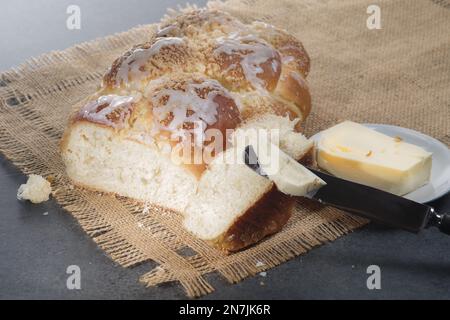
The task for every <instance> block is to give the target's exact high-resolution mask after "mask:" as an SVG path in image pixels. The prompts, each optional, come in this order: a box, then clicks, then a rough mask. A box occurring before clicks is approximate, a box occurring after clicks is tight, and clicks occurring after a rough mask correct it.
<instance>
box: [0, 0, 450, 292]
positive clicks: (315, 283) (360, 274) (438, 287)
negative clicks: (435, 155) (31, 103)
mask: <svg viewBox="0 0 450 320" xmlns="http://www.w3.org/2000/svg"><path fill="white" fill-rule="evenodd" d="M183 3H184V1H182V0H164V1H154V0H153V1H149V0H128V1H119V0H83V1H75V0H72V1H66V0H39V1H37V0H35V1H29V0H14V1H13V0H8V1H6V0H4V1H2V3H1V9H0V11H1V19H0V48H1V50H0V70H7V69H9V68H11V67H14V66H16V65H18V64H20V63H21V62H23V61H24V60H26V59H28V58H30V57H32V56H36V55H39V54H42V53H45V52H48V51H50V50H59V49H64V48H66V47H68V46H71V45H73V44H76V43H78V42H82V41H86V40H91V39H94V38H96V37H101V36H105V35H108V34H111V33H115V32H120V31H125V30H127V29H129V28H131V27H133V26H135V25H138V24H147V23H152V22H157V21H158V20H159V19H160V18H161V16H162V15H163V14H164V13H165V12H166V9H167V8H169V7H172V8H174V7H176V6H177V4H183ZM190 3H198V4H199V5H203V4H204V3H205V1H192V0H191V1H190ZM71 4H76V5H79V6H80V7H81V21H82V22H81V23H82V25H81V30H75V31H70V30H68V29H66V19H67V14H66V9H67V6H68V5H71ZM25 181H26V177H25V176H23V175H22V174H21V173H20V172H19V171H18V170H17V169H16V168H14V166H12V165H11V164H10V163H9V162H8V161H7V160H6V159H4V157H3V156H0V298H3V299H10V298H13V299H17V298H19V299H23V298H31V299H39V298H43V299H61V298H62V299H66V298H67V299H86V298H87V299H177V298H185V295H184V293H183V290H182V288H181V287H180V286H178V285H176V284H166V285H163V286H160V287H152V288H145V287H144V286H142V285H141V284H139V283H138V278H139V275H141V274H143V273H144V272H146V271H148V270H150V269H151V268H153V264H152V263H146V264H143V265H140V266H138V267H136V268H133V269H124V268H122V267H120V266H117V265H116V264H114V263H113V262H112V261H111V260H110V259H109V258H108V257H107V256H106V255H105V254H104V253H103V252H102V251H101V250H100V249H99V248H97V246H96V245H95V243H94V242H93V241H92V240H91V239H90V238H89V237H87V236H86V234H85V233H84V232H83V231H82V230H81V228H80V227H79V226H78V224H77V222H76V221H75V220H74V219H73V218H72V217H71V216H70V215H69V214H68V213H67V212H65V211H63V210H61V208H60V207H59V206H58V205H57V204H56V203H55V202H54V201H49V202H47V203H44V204H41V205H32V204H30V203H22V202H19V201H17V200H16V193H17V188H18V187H19V185H20V184H21V183H24V182H25ZM432 205H433V206H435V207H436V208H437V209H440V210H444V209H446V211H447V212H449V211H450V195H447V196H445V197H444V198H441V199H440V200H438V201H436V202H434V203H432ZM44 212H48V215H44ZM69 265H78V266H79V267H80V268H81V286H82V289H81V290H68V289H67V288H66V279H67V277H68V275H67V274H66V268H67V267H68V266H69ZM369 265H378V266H379V267H380V268H381V286H382V288H381V290H368V289H367V287H366V280H367V277H368V274H367V273H366V270H367V267H368V266H369ZM208 279H209V280H211V282H212V283H213V285H214V287H215V288H216V291H215V292H214V293H212V294H211V295H208V296H206V297H205V298H206V299H346V298H352V299H382V298H384V299H386V298H388V299H390V298H402V299H421V298H434V299H449V298H450V238H448V236H446V235H443V234H440V233H439V232H438V231H437V230H427V231H425V232H423V233H422V234H420V235H413V234H409V233H406V232H402V231H396V230H392V229H388V228H385V227H382V226H378V225H374V224H371V225H369V226H367V227H364V228H362V229H360V230H357V231H356V232H354V233H352V234H350V235H348V236H345V237H342V238H340V239H338V240H337V241H334V242H332V243H328V244H325V245H323V246H322V247H319V248H317V249H314V250H312V251H310V252H309V253H307V254H305V255H302V256H300V257H297V258H296V259H293V260H291V261H289V262H287V263H284V264H282V265H281V266H279V267H277V268H274V269H271V270H269V271H268V272H267V276H266V277H262V276H256V277H253V278H249V279H247V280H245V281H242V282H241V283H238V284H235V285H230V284H228V283H227V282H226V281H225V280H224V279H222V278H220V276H217V275H210V276H208ZM261 282H263V283H264V285H262V284H261Z"/></svg>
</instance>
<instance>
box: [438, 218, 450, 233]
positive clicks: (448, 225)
mask: <svg viewBox="0 0 450 320" xmlns="http://www.w3.org/2000/svg"><path fill="white" fill-rule="evenodd" d="M439 230H441V232H443V233H446V234H448V235H450V215H448V214H443V215H442V218H441V223H440V224H439Z"/></svg>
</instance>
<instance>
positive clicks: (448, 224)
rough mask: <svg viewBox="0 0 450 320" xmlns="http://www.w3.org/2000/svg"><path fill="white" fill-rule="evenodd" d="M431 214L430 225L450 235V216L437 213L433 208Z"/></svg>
mask: <svg viewBox="0 0 450 320" xmlns="http://www.w3.org/2000/svg"><path fill="white" fill-rule="evenodd" d="M431 213H432V217H431V220H430V224H431V225H433V226H435V227H438V228H439V230H440V231H441V232H443V233H445V234H448V235H450V214H445V213H437V212H435V211H434V209H432V208H431Z"/></svg>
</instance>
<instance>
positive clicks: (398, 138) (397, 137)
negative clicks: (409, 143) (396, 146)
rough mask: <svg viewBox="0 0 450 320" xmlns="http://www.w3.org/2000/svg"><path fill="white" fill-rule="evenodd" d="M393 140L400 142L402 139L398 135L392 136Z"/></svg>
mask: <svg viewBox="0 0 450 320" xmlns="http://www.w3.org/2000/svg"><path fill="white" fill-rule="evenodd" d="M394 140H395V142H402V141H403V139H402V138H400V137H399V136H396V137H394Z"/></svg>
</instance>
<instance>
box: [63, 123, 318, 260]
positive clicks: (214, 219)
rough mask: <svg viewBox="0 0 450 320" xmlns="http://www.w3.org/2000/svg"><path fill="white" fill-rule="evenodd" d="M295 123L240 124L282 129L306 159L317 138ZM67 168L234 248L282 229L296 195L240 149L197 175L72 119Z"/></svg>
mask: <svg viewBox="0 0 450 320" xmlns="http://www.w3.org/2000/svg"><path fill="white" fill-rule="evenodd" d="M294 126H295V121H291V120H289V119H287V118H283V117H280V116H275V115H267V116H264V117H262V118H260V119H259V120H252V121H250V122H248V123H245V124H243V125H242V127H241V128H242V129H246V128H254V127H257V128H260V129H261V130H270V129H277V130H278V132H280V146H281V148H282V149H283V150H284V151H285V152H286V153H288V154H290V155H291V156H295V157H296V159H298V160H301V161H303V162H305V161H306V162H307V161H308V160H309V159H310V155H311V154H312V146H313V145H312V142H311V141H309V140H307V139H306V138H305V137H304V136H303V135H302V134H301V133H298V132H295V131H294ZM61 148H62V155H63V159H64V162H65V164H66V171H67V174H68V176H69V177H70V178H71V179H72V181H73V182H74V183H75V184H76V185H79V186H83V187H88V188H90V189H95V190H98V191H103V192H112V193H116V194H119V195H122V196H127V197H130V198H134V199H137V200H140V201H143V202H149V203H152V204H156V205H159V206H162V207H164V208H167V209H171V210H175V211H177V212H180V213H182V214H183V215H184V226H185V228H186V229H187V230H188V231H190V232H192V233H193V234H194V235H196V236H198V237H199V238H201V239H204V240H206V241H208V242H210V243H212V244H213V245H215V246H216V247H218V248H220V249H222V250H224V251H227V252H230V251H236V250H239V249H241V248H244V247H246V246H248V245H250V244H252V243H255V242H257V241H259V240H260V239H262V238H264V237H265V236H267V235H269V234H272V233H274V232H277V231H278V230H280V229H281V228H282V226H283V225H284V224H285V223H286V222H287V220H288V219H289V217H290V215H291V208H292V206H293V203H294V199H293V198H291V197H289V196H286V195H284V194H283V193H281V192H279V191H278V190H277V189H276V187H275V185H274V184H273V182H272V181H270V180H269V179H267V178H265V177H262V176H260V175H258V174H257V173H255V172H254V171H253V170H251V169H250V168H248V167H247V166H246V165H245V164H244V163H243V162H238V161H234V160H235V159H236V158H237V157H239V156H240V154H241V155H242V157H243V154H242V150H240V152H241V153H240V154H237V150H236V148H233V147H232V148H229V149H228V150H226V151H224V153H223V154H222V155H221V156H217V157H216V158H215V159H214V160H213V161H212V163H211V164H210V165H209V166H208V168H207V169H206V170H205V171H204V172H203V173H202V175H201V176H200V177H199V178H198V177H197V176H196V175H194V174H193V173H192V172H191V171H190V170H187V169H186V168H185V167H183V166H179V165H177V164H174V163H173V162H172V161H171V158H170V156H169V155H165V154H164V153H163V152H161V150H159V149H158V148H156V147H155V146H152V145H147V144H144V143H141V142H139V141H137V140H135V139H133V138H130V137H125V136H122V135H120V134H118V133H117V132H116V131H115V130H113V129H111V128H109V127H107V126H101V125H98V124H94V123H91V122H87V121H78V122H76V123H74V124H73V125H72V126H71V127H70V130H68V131H67V132H66V135H65V137H64V139H63V143H62V144H61Z"/></svg>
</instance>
